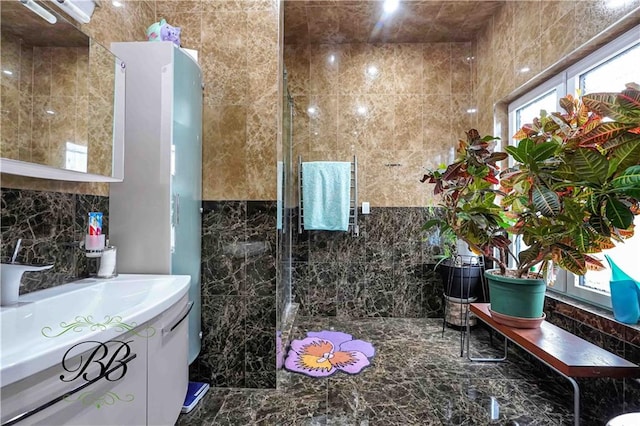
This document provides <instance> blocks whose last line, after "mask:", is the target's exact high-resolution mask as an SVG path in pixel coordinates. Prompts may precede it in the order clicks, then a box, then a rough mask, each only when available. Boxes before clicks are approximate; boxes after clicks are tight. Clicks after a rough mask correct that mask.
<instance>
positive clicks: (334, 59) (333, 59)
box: [328, 54, 336, 64]
mask: <svg viewBox="0 0 640 426" xmlns="http://www.w3.org/2000/svg"><path fill="white" fill-rule="evenodd" d="M328 61H329V63H330V64H333V63H334V62H335V61H336V55H333V54H331V55H329V58H328Z"/></svg>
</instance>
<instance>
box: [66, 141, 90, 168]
mask: <svg viewBox="0 0 640 426" xmlns="http://www.w3.org/2000/svg"><path fill="white" fill-rule="evenodd" d="M65 169H67V170H74V171H76V172H84V173H86V172H87V147H86V146H83V145H78V144H76V143H73V142H67V145H66V150H65Z"/></svg>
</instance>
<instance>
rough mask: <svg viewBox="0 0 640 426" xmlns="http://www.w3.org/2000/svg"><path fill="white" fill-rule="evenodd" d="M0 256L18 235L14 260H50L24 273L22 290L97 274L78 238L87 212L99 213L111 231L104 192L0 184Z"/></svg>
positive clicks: (6, 253) (9, 249)
mask: <svg viewBox="0 0 640 426" xmlns="http://www.w3.org/2000/svg"><path fill="white" fill-rule="evenodd" d="M1 194H2V195H1V198H2V209H1V223H2V224H1V225H0V231H1V239H0V255H1V257H2V260H3V262H4V261H6V259H7V258H10V257H11V255H12V254H13V250H14V248H15V245H16V242H17V241H18V239H19V238H22V245H21V249H20V251H19V253H18V257H17V261H18V262H22V263H39V264H53V265H54V267H53V268H52V269H50V270H47V271H43V272H27V273H25V274H24V276H23V278H22V285H21V287H20V294H24V293H29V292H32V291H35V290H41V289H44V288H48V287H53V286H56V285H59V284H64V283H67V282H70V281H74V280H77V279H79V278H84V277H87V276H88V275H89V274H90V273H96V271H97V263H96V262H97V260H96V259H88V258H87V257H86V256H85V255H84V251H83V250H82V249H81V248H80V247H79V245H78V243H79V242H80V241H82V240H83V239H84V235H85V234H86V233H87V223H88V213H89V212H94V211H100V212H103V214H104V218H103V228H102V229H103V233H104V234H106V235H107V236H108V235H109V220H108V219H109V215H108V210H109V201H108V199H107V198H106V197H102V196H96V195H84V194H65V193H59V192H44V191H31V190H16V189H9V188H4V187H3V188H2V192H1Z"/></svg>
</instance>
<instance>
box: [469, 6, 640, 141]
mask: <svg viewBox="0 0 640 426" xmlns="http://www.w3.org/2000/svg"><path fill="white" fill-rule="evenodd" d="M639 23H640V0H626V1H620V2H616V3H615V5H614V4H612V2H608V1H606V0H580V1H564V0H563V1H548V0H534V1H510V2H506V4H505V6H504V7H503V8H502V9H500V10H499V11H498V13H497V14H496V15H495V16H494V17H492V18H491V19H489V20H488V22H487V26H486V27H485V29H484V30H483V31H481V32H480V33H479V34H478V37H477V40H476V43H475V53H474V55H473V56H474V57H475V62H476V71H477V73H476V75H477V88H478V89H477V99H478V118H479V127H480V128H481V129H482V130H484V131H486V132H490V131H491V130H492V129H493V128H494V122H496V123H498V125H499V127H498V128H499V129H501V130H502V135H501V136H502V137H503V138H504V137H509V135H508V134H507V127H508V126H507V124H508V122H507V121H506V116H505V115H504V114H498V117H496V118H497V120H495V121H494V113H496V110H495V109H494V106H495V105H499V104H500V103H501V102H503V101H511V100H513V99H515V98H517V97H518V96H519V95H521V94H522V93H524V92H525V91H526V90H530V89H531V88H533V87H535V86H536V85H538V84H540V83H542V82H543V81H544V80H545V79H546V78H548V77H549V76H552V75H554V74H556V73H558V72H559V71H560V70H561V69H564V68H566V67H568V66H569V65H571V64H572V63H574V62H577V61H578V60H580V59H581V58H582V57H584V56H586V55H587V54H589V53H590V52H592V51H593V50H595V49H596V48H597V47H599V46H601V45H602V44H603V43H604V42H606V41H608V40H611V39H613V38H615V36H616V35H618V34H620V33H622V32H624V31H626V30H628V29H629V28H631V27H632V26H633V25H638V24H639ZM614 24H615V25H614ZM525 67H526V68H528V69H529V70H528V71H526V72H523V71H522V70H523V68H525Z"/></svg>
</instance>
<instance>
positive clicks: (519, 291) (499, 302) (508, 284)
mask: <svg viewBox="0 0 640 426" xmlns="http://www.w3.org/2000/svg"><path fill="white" fill-rule="evenodd" d="M499 272H500V270H499V269H489V270H488V271H485V273H484V276H485V278H486V279H487V282H488V284H489V299H490V301H491V310H492V311H494V312H497V313H499V314H503V315H509V316H512V317H518V318H540V317H542V313H543V307H544V295H545V291H546V289H547V283H546V282H545V280H544V279H542V278H538V279H533V278H513V277H505V276H502V275H496V274H495V273H499Z"/></svg>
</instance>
